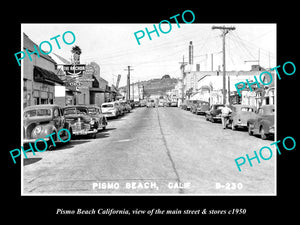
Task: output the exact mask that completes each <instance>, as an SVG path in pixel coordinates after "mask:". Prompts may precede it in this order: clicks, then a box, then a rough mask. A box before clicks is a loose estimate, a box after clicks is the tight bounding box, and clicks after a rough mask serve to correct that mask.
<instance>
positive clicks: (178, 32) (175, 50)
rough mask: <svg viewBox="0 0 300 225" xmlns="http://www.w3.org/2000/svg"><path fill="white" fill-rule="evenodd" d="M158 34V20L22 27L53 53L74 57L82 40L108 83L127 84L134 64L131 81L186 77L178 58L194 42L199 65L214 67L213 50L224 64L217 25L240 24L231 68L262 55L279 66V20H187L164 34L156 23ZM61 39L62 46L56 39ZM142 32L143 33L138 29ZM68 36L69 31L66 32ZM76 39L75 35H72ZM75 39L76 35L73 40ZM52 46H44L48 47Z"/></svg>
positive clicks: (230, 47) (229, 52)
mask: <svg viewBox="0 0 300 225" xmlns="http://www.w3.org/2000/svg"><path fill="white" fill-rule="evenodd" d="M155 25H156V27H157V29H158V32H159V37H158V36H157V34H156V33H155V32H153V33H151V38H152V40H150V39H149V38H148V36H147V33H146V31H145V28H148V30H149V31H152V30H153V29H154V28H153V24H150V23H149V24H145V23H136V24H133V23H130V24H125V23H124V24H114V23H109V24H103V23H99V24H85V23H83V24H41V23H40V24H22V25H21V28H22V30H21V31H22V32H24V33H26V34H27V35H28V36H29V38H30V39H31V40H32V41H34V42H35V43H36V44H37V45H39V44H40V43H41V42H42V41H49V42H50V43H51V44H52V48H53V49H52V52H54V53H56V54H58V55H60V56H62V57H64V58H66V59H68V60H70V57H71V48H72V47H73V46H74V45H78V46H79V47H80V48H81V50H82V54H81V57H80V61H81V63H82V64H88V63H90V62H96V63H97V64H99V66H100V76H101V77H102V78H104V79H105V80H107V81H108V82H109V84H112V83H115V82H116V80H117V76H118V74H120V75H121V81H120V85H119V86H124V85H126V76H127V67H128V66H131V68H132V69H133V70H132V71H130V75H131V82H137V81H144V80H149V79H153V78H161V77H162V76H163V75H165V74H169V75H170V76H171V77H175V78H179V77H181V70H180V64H179V62H182V60H183V56H184V60H185V62H187V61H188V49H189V43H190V41H192V42H193V46H194V64H200V70H202V71H206V70H211V54H213V70H217V69H218V66H220V68H221V69H222V37H221V30H217V29H212V26H223V25H225V26H234V27H235V28H236V29H235V30H233V31H230V32H229V33H228V34H227V35H226V70H228V71H229V70H250V69H251V64H257V62H245V61H249V60H258V58H259V59H260V65H261V66H262V67H265V68H270V67H271V68H272V67H275V66H276V24H259V23H256V24H242V23H239V24H200V23H197V24H194V23H192V24H185V23H184V22H182V23H180V27H178V26H177V24H176V23H171V25H172V26H171V31H170V32H169V33H166V34H164V33H162V32H160V30H159V28H158V24H155ZM161 29H162V30H164V31H167V30H169V25H168V24H167V23H163V25H162V27H161ZM140 30H143V31H144V32H145V36H144V37H143V38H141V39H140V40H139V41H140V43H141V44H140V45H138V42H137V40H136V38H135V36H134V33H135V32H137V31H140ZM66 31H72V32H73V33H74V34H75V37H76V40H75V42H74V44H72V45H67V44H65V43H64V42H63V40H62V35H63V34H64V33H65V32H66ZM57 35H60V37H59V38H58V41H59V44H60V47H61V49H58V47H57V45H56V43H55V40H50V38H52V37H55V36H57ZM139 35H140V33H139ZM66 38H70V36H68V35H66ZM70 39H71V38H70ZM71 40H72V39H71ZM46 47H47V45H46V44H45V45H43V48H44V49H43V50H45V51H47V50H49V49H47V48H46Z"/></svg>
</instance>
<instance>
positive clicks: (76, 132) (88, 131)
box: [72, 129, 97, 135]
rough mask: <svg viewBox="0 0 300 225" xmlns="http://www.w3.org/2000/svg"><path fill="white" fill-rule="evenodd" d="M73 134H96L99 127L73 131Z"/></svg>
mask: <svg viewBox="0 0 300 225" xmlns="http://www.w3.org/2000/svg"><path fill="white" fill-rule="evenodd" d="M72 133H73V135H87V134H95V133H97V129H94V130H78V131H73V132H72Z"/></svg>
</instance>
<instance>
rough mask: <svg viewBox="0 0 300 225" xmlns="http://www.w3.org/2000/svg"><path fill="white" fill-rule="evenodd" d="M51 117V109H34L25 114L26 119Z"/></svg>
mask: <svg viewBox="0 0 300 225" xmlns="http://www.w3.org/2000/svg"><path fill="white" fill-rule="evenodd" d="M43 116H51V109H32V110H28V111H26V112H24V118H29V117H43Z"/></svg>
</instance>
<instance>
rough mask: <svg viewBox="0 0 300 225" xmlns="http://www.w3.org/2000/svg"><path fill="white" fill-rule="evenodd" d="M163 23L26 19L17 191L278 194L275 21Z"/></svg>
mask: <svg viewBox="0 0 300 225" xmlns="http://www.w3.org/2000/svg"><path fill="white" fill-rule="evenodd" d="M166 16H168V17H167V18H169V17H170V19H168V20H167V19H164V18H162V21H161V22H160V23H122V24H120V23H119V24H118V23H71V24H64V23H22V24H21V38H20V39H21V50H20V52H18V53H16V54H15V59H16V62H15V63H16V66H20V68H21V74H22V76H21V113H22V116H21V117H22V123H21V126H22V127H21V132H22V135H21V137H22V140H21V143H22V148H19V149H16V150H15V151H11V152H10V154H11V158H12V160H11V163H14V162H15V160H16V159H17V158H20V159H21V161H20V163H21V193H22V195H25V196H30V195H37V196H48V195H72V196H81V195H106V196H113V195H117V196H118V195H125V196H126V195H129V196H131V195H138V196H139V195H150V196H152V195H172V196H182V195H191V196H202V195H203V196H204V195H211V196H218V195H225V196H235V195H243V196H245V195H246V196H251V195H256V196H257V195H258V196H260V195H261V196H275V195H276V193H277V189H276V187H277V179H276V174H277V162H276V158H277V154H276V152H277V151H279V150H278V149H277V146H276V141H278V140H277V137H276V129H277V126H276V121H277V120H276V110H277V107H276V101H277V88H276V87H277V82H280V81H279V79H278V75H277V73H276V71H277V70H276V69H277V68H276V66H277V61H276V57H277V55H276V54H277V49H276V42H277V39H276V38H277V24H276V23H194V22H193V21H194V19H195V14H194V13H193V11H191V10H186V11H184V12H183V13H180V15H177V16H176V17H175V15H166ZM284 63H285V62H283V63H282V64H284ZM282 67H283V68H284V69H285V72H286V73H287V74H291V73H293V69H294V68H295V65H294V64H293V63H292V62H286V63H285V64H284V65H281V68H282ZM281 68H280V69H281ZM278 70H279V69H278ZM281 74H282V75H281V76H284V75H283V72H282V70H281ZM279 78H281V77H279ZM284 141H285V144H286V145H285V146H286V148H289V149H291V148H292V147H293V141H295V140H294V139H292V138H287V139H286V140H284ZM274 143H275V144H274ZM294 143H295V142H294ZM17 147H18V146H16V148H17ZM281 151H282V150H281Z"/></svg>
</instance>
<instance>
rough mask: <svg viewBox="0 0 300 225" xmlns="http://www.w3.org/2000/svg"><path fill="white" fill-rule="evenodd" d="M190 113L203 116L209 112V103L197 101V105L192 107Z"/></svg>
mask: <svg viewBox="0 0 300 225" xmlns="http://www.w3.org/2000/svg"><path fill="white" fill-rule="evenodd" d="M191 110H192V113H195V114H197V115H198V114H200V115H201V114H202V115H204V114H205V112H206V111H208V110H209V103H208V102H206V101H199V102H198V103H197V104H194V105H192V108H191Z"/></svg>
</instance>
